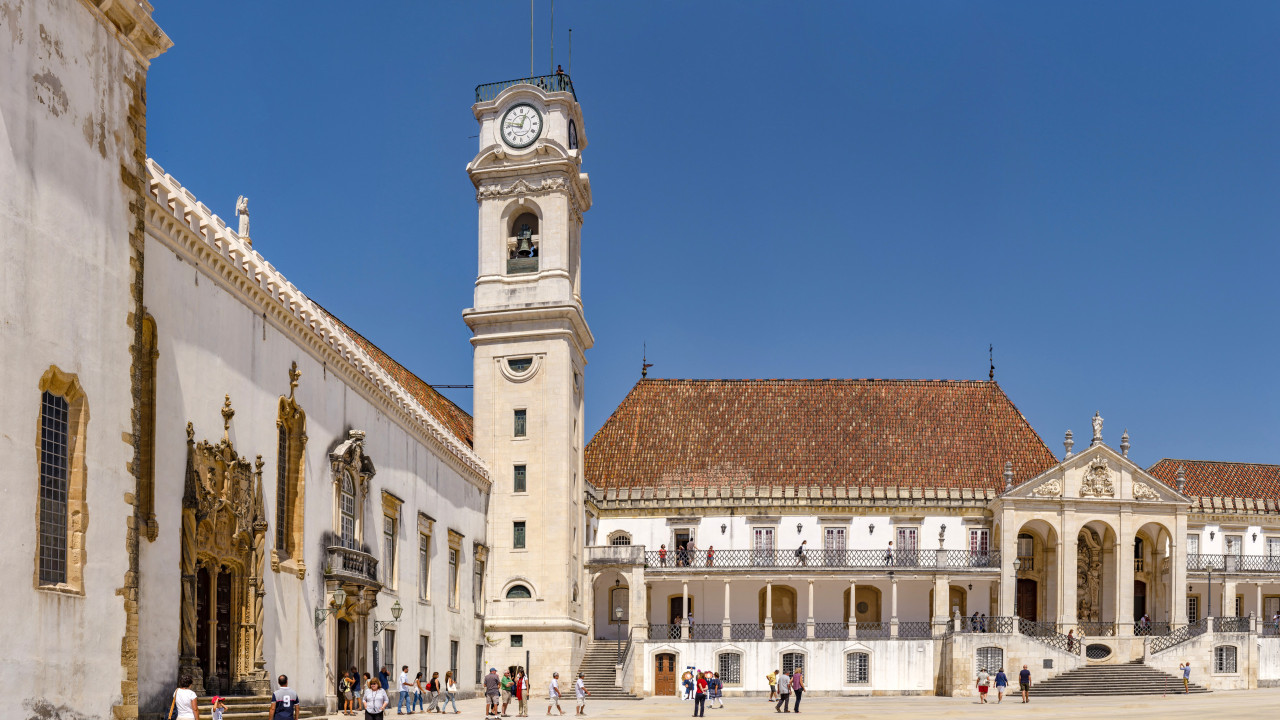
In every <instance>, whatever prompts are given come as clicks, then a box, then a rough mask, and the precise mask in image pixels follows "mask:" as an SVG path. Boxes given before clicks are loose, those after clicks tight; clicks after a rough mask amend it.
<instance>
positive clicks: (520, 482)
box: [514, 465, 528, 493]
mask: <svg viewBox="0 0 1280 720" xmlns="http://www.w3.org/2000/svg"><path fill="white" fill-rule="evenodd" d="M514 485H515V489H514V492H518V493H522V492H528V486H527V485H526V483H525V466H524V465H517V466H516V467H515V483H514Z"/></svg>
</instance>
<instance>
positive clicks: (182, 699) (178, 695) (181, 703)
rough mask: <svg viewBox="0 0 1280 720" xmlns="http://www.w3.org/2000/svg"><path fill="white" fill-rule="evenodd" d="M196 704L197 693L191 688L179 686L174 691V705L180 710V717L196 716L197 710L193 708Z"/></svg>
mask: <svg viewBox="0 0 1280 720" xmlns="http://www.w3.org/2000/svg"><path fill="white" fill-rule="evenodd" d="M195 705H196V693H195V691H194V690H191V689H189V688H178V689H177V690H175V691H174V693H173V706H174V708H176V709H177V711H178V717H179V718H194V717H195V716H196V713H195V711H194V710H193V709H192V708H194V707H195Z"/></svg>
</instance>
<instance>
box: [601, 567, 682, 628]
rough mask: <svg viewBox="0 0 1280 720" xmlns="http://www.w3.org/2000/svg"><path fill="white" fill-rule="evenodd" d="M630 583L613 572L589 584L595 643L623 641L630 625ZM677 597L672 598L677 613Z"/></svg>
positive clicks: (607, 572) (620, 574) (608, 571)
mask: <svg viewBox="0 0 1280 720" xmlns="http://www.w3.org/2000/svg"><path fill="white" fill-rule="evenodd" d="M629 582H630V580H629V578H628V577H627V576H625V575H623V574H622V573H620V572H617V571H616V570H605V571H603V572H601V573H600V575H599V576H597V577H596V578H595V579H594V580H592V581H591V596H592V597H591V602H592V607H591V611H592V612H591V616H592V618H593V619H594V622H593V625H594V626H595V627H594V635H595V638H596V639H597V640H609V641H613V640H617V639H619V638H625V637H626V634H627V631H626V628H627V626H628V625H629V624H630V623H631V587H630V584H629ZM679 600H680V598H679V597H677V598H676V604H677V608H676V609H677V610H678V605H679Z"/></svg>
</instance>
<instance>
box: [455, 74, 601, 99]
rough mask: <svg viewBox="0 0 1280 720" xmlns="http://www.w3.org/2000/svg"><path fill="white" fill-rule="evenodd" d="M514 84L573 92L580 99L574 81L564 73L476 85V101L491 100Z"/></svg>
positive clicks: (553, 90)
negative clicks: (574, 88)
mask: <svg viewBox="0 0 1280 720" xmlns="http://www.w3.org/2000/svg"><path fill="white" fill-rule="evenodd" d="M513 85H533V86H534V87H536V88H539V89H541V90H545V91H546V92H567V93H572V94H573V99H574V100H577V99H578V94H577V93H575V92H573V81H572V80H570V79H569V76H568V75H566V74H564V73H559V74H555V75H535V76H533V77H526V78H516V79H515V80H503V81H501V82H492V83H485V84H484V85H477V86H476V102H478V103H479V102H489V101H490V100H492V99H494V98H496V97H498V96H499V95H501V94H502V91H503V90H506V89H507V88H509V87H511V86H513Z"/></svg>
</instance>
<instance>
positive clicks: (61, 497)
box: [40, 390, 71, 585]
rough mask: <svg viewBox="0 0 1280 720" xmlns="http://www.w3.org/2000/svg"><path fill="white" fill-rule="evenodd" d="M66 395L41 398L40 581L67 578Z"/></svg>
mask: <svg viewBox="0 0 1280 720" xmlns="http://www.w3.org/2000/svg"><path fill="white" fill-rule="evenodd" d="M70 414H71V408H70V407H69V406H68V404H67V400H66V398H63V397H61V396H58V395H54V394H53V393H51V392H49V391H47V390H46V391H45V392H44V394H43V396H42V397H41V402H40V584H41V585H57V584H59V583H65V582H66V581H67V470H68V468H69V466H70V455H69V453H68V448H69V447H70V445H69V442H68V433H69V427H68V423H69V420H68V418H69V417H70Z"/></svg>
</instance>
